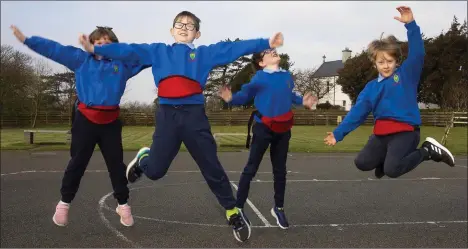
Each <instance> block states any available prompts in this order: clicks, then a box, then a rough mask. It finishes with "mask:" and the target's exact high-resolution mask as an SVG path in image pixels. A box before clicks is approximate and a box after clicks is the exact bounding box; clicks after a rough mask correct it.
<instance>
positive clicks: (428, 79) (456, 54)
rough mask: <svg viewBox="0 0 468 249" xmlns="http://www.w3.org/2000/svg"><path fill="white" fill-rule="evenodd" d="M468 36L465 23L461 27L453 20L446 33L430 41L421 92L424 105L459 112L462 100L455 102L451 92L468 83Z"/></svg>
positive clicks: (420, 95)
mask: <svg viewBox="0 0 468 249" xmlns="http://www.w3.org/2000/svg"><path fill="white" fill-rule="evenodd" d="M467 35H468V33H467V23H466V21H465V22H464V23H463V25H460V23H458V20H457V18H456V17H454V19H453V22H452V24H451V27H450V29H449V30H448V31H447V32H446V33H441V34H440V35H439V36H437V37H435V38H432V39H430V40H429V41H430V42H429V43H428V44H427V46H426V58H425V63H424V70H423V73H422V76H421V84H420V91H419V100H420V101H421V102H424V103H435V104H437V105H439V106H441V107H443V108H446V109H456V108H457V106H458V105H459V104H457V103H456V101H458V100H459V99H453V100H452V99H451V98H452V97H453V94H452V93H450V92H452V91H453V87H458V86H457V85H458V84H461V83H462V82H466V81H464V80H463V75H466V71H467V69H468V61H467V57H468V48H467V46H466V44H468V36H467ZM465 79H466V76H465ZM460 89H464V88H463V87H461V88H460ZM462 92H463V91H462ZM462 92H459V93H460V94H462ZM451 96H452V97H451ZM454 101H455V102H454Z"/></svg>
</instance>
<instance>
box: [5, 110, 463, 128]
mask: <svg viewBox="0 0 468 249" xmlns="http://www.w3.org/2000/svg"><path fill="white" fill-rule="evenodd" d="M250 113H251V110H243V111H216V112H213V111H210V112H207V116H208V118H209V120H210V123H211V124H212V125H246V124H247V121H248V119H249V117H250ZM294 113H295V124H296V125H337V123H338V121H339V118H338V117H339V116H341V117H342V118H344V117H345V116H346V114H347V112H346V111H317V110H314V111H309V110H295V111H294ZM457 116H458V117H460V119H461V120H465V121H466V119H467V116H468V113H467V112H461V113H457ZM33 118H34V116H32V115H29V114H17V115H9V116H2V117H1V123H0V124H1V127H30V126H31V124H32V120H33ZM120 118H121V120H122V121H123V123H124V125H128V126H154V125H155V123H154V122H155V120H154V113H128V112H125V111H122V113H121V115H120ZM421 119H422V123H423V125H427V126H445V125H446V124H447V122H449V121H450V119H451V112H421ZM372 123H373V117H372V115H369V116H368V117H367V119H366V121H365V124H368V125H371V124H372ZM36 125H37V126H45V125H70V115H69V114H68V113H60V112H40V113H39V114H38V116H37V120H36ZM456 125H457V126H460V125H463V126H466V122H464V123H457V124H456Z"/></svg>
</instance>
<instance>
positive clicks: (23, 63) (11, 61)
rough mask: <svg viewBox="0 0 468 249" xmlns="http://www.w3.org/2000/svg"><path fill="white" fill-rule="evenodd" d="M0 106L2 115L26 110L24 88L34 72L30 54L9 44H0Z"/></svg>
mask: <svg viewBox="0 0 468 249" xmlns="http://www.w3.org/2000/svg"><path fill="white" fill-rule="evenodd" d="M0 57H1V68H0V106H1V109H2V110H1V112H2V116H4V115H7V114H17V113H20V112H22V111H25V110H26V111H27V110H29V109H30V106H29V105H27V104H26V103H27V102H28V101H27V95H26V91H25V88H26V87H27V85H28V83H29V82H30V81H31V79H32V77H33V75H34V72H33V67H32V65H31V63H32V58H31V56H29V55H27V54H25V53H22V52H19V51H16V50H15V49H13V47H12V46H10V45H1V56H0Z"/></svg>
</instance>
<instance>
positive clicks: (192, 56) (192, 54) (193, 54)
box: [190, 51, 195, 61]
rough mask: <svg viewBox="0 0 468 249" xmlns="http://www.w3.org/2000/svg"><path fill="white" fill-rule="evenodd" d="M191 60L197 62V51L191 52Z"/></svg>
mask: <svg viewBox="0 0 468 249" xmlns="http://www.w3.org/2000/svg"><path fill="white" fill-rule="evenodd" d="M190 59H191V60H192V61H193V60H195V51H192V52H190Z"/></svg>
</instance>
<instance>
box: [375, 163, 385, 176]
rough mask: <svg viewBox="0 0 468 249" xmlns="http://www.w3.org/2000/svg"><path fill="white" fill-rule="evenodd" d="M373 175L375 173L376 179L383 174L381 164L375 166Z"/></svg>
mask: <svg viewBox="0 0 468 249" xmlns="http://www.w3.org/2000/svg"><path fill="white" fill-rule="evenodd" d="M374 175H375V177H377V179H380V178H382V177H384V176H385V173H384V170H383V165H381V166H378V167H377V168H375V171H374Z"/></svg>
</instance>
